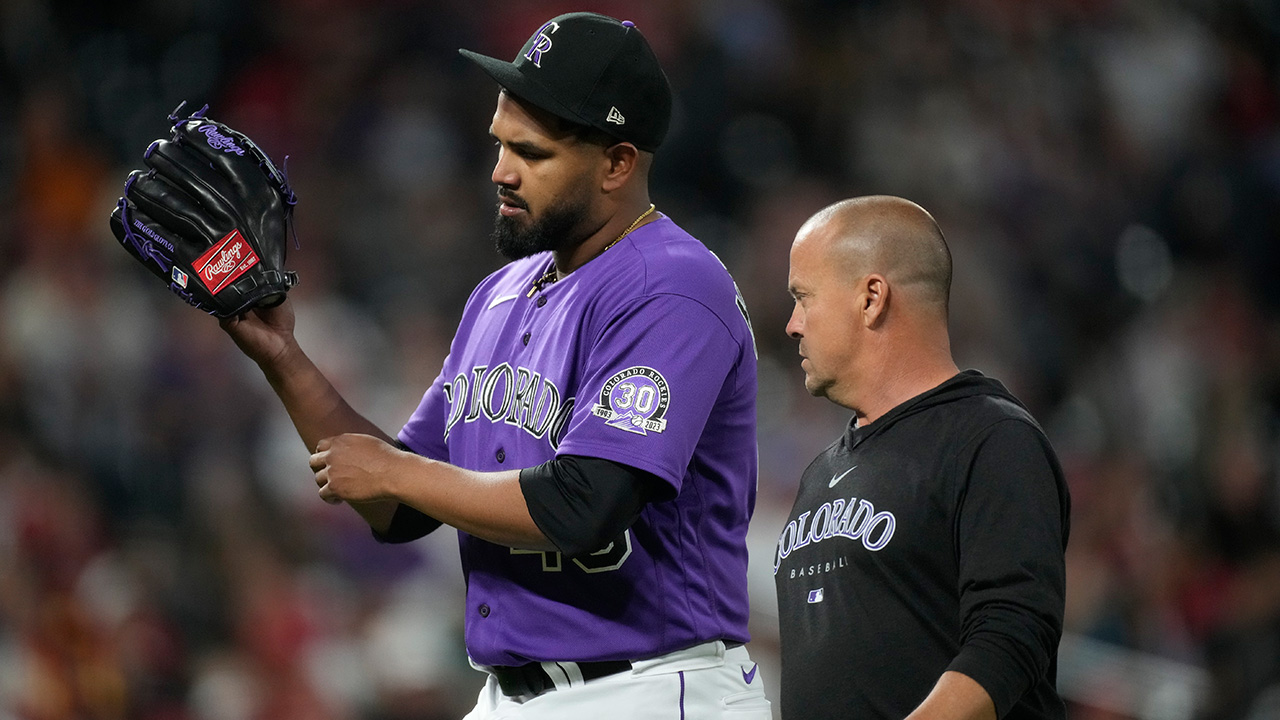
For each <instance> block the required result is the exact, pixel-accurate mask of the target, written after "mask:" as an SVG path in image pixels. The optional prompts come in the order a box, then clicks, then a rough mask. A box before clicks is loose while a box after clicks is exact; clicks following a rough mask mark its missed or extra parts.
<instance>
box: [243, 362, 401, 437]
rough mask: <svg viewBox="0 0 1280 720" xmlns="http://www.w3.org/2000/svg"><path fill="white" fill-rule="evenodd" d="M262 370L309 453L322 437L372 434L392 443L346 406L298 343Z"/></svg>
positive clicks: (385, 435)
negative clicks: (344, 434)
mask: <svg viewBox="0 0 1280 720" xmlns="http://www.w3.org/2000/svg"><path fill="white" fill-rule="evenodd" d="M260 367H261V368H262V373H263V375H265V376H266V378H267V382H268V383H270V385H271V389H272V390H275V393H276V395H277V396H278V397H279V398H280V402H281V403H283V404H284V408H285V411H286V412H288V413H289V419H290V420H292V421H293V426H294V428H296V429H297V431H298V435H299V437H301V438H302V442H303V444H305V445H306V446H307V449H308V450H310V451H313V452H314V451H315V449H316V443H318V442H320V440H321V438H326V437H332V436H334V435H341V434H343V433H361V434H364V435H372V436H374V437H376V438H380V439H382V440H383V441H385V442H392V439H391V437H390V436H388V435H387V434H386V433H384V432H383V431H382V430H381V429H380V428H378V426H376V425H374V424H373V423H372V422H370V421H369V420H368V419H366V418H365V417H364V416H363V415H361V414H360V413H358V412H356V411H355V409H354V408H352V407H351V406H350V405H349V404H347V401H346V400H345V399H344V398H343V397H342V395H341V394H340V393H339V392H338V390H337V389H336V388H335V387H333V384H332V383H330V382H329V379H328V378H326V377H325V376H324V373H322V372H321V371H320V369H319V368H318V367H316V364H315V363H314V362H312V360H311V358H310V357H308V356H307V354H306V353H305V352H303V351H302V349H301V348H300V347H298V345H297V343H291V344H290V346H289V348H288V349H287V350H286V351H285V352H282V353H281V354H280V356H278V357H277V358H275V359H273V360H272V361H271V362H270V363H263V364H261V365H260Z"/></svg>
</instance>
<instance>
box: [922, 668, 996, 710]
mask: <svg viewBox="0 0 1280 720" xmlns="http://www.w3.org/2000/svg"><path fill="white" fill-rule="evenodd" d="M907 720H996V707H995V704H994V703H992V701H991V696H990V695H988V694H987V691H986V690H984V689H983V687H982V686H981V685H979V684H978V683H977V681H975V680H974V679H973V678H971V677H969V676H968V675H965V674H963V673H958V672H955V671H951V670H948V671H947V672H944V673H942V677H940V678H938V684H937V685H934V686H933V690H932V691H930V693H929V696H928V697H926V698H925V699H924V702H922V703H920V706H919V707H917V708H916V709H915V710H913V711H912V712H911V714H910V715H908V716H907Z"/></svg>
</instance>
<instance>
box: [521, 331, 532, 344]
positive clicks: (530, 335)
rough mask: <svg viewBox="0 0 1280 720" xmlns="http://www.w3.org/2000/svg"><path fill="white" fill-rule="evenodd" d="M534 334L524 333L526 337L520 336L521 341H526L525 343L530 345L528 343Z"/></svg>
mask: <svg viewBox="0 0 1280 720" xmlns="http://www.w3.org/2000/svg"><path fill="white" fill-rule="evenodd" d="M532 335H533V333H525V334H524V337H522V338H520V342H522V343H524V344H525V345H528V344H529V338H530V337H532Z"/></svg>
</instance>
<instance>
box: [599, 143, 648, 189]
mask: <svg viewBox="0 0 1280 720" xmlns="http://www.w3.org/2000/svg"><path fill="white" fill-rule="evenodd" d="M604 156H605V163H606V164H605V176H604V181H603V183H602V184H601V188H600V189H601V190H604V191H605V192H612V191H614V190H617V189H618V188H620V187H622V186H623V185H626V184H627V180H628V179H629V178H630V177H631V174H632V173H634V172H635V171H636V168H637V167H638V166H639V162H640V151H639V150H637V149H636V146H635V145H632V144H631V143H628V142H620V143H617V144H615V145H610V146H609V147H607V148H605V151H604Z"/></svg>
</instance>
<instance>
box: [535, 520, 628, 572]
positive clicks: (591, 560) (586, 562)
mask: <svg viewBox="0 0 1280 720" xmlns="http://www.w3.org/2000/svg"><path fill="white" fill-rule="evenodd" d="M511 554H512V555H541V556H542V572H560V571H561V570H562V569H563V568H564V558H563V556H562V555H561V554H560V553H559V551H555V550H517V549H516V548H511ZM629 557H631V531H630V530H624V531H623V533H622V535H620V536H618V537H617V538H615V539H614V541H613V542H611V543H609V544H608V545H605V546H604V547H602V548H600V549H599V550H597V551H595V552H593V553H591V554H590V555H585V556H583V557H577V558H574V559H573V564H574V565H577V566H578V567H580V568H582V571H583V572H587V573H598V572H609V571H610V570H617V569H618V568H620V567H622V563H624V562H626V561H627V558H629Z"/></svg>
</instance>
